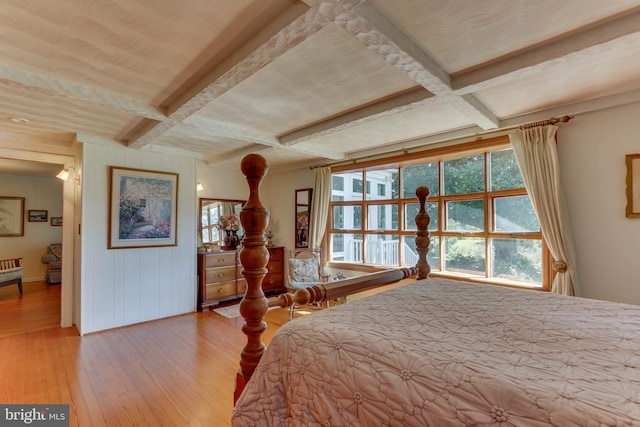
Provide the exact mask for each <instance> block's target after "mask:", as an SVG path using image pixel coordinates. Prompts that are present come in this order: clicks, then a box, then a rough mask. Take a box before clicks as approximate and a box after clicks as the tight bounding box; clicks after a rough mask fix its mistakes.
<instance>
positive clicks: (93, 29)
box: [0, 0, 640, 171]
mask: <svg viewBox="0 0 640 427" xmlns="http://www.w3.org/2000/svg"><path fill="white" fill-rule="evenodd" d="M0 34H2V37H0V139H1V140H2V143H3V144H4V145H6V144H11V143H13V142H15V145H19V144H20V143H21V142H23V141H31V140H33V141H37V142H39V143H40V144H43V143H44V144H46V145H47V146H48V147H50V149H51V152H56V149H57V148H59V147H63V146H64V147H68V146H70V145H73V144H75V143H77V142H82V143H90V144H117V145H119V146H122V147H128V148H129V149H131V150H156V151H165V152H169V153H176V154H180V155H187V156H194V157H196V158H199V159H201V160H203V161H204V162H205V163H206V164H207V165H210V166H215V165H218V164H234V165H237V164H239V162H240V159H241V158H242V157H243V156H244V155H246V154H248V153H260V154H261V155H263V156H264V157H265V158H266V159H267V160H268V162H269V165H270V168H271V169H272V170H276V171H277V170H286V169H290V168H294V167H300V166H309V165H317V164H323V163H327V162H336V161H341V160H348V159H352V158H356V157H361V156H366V155H372V154H378V153H381V152H385V151H391V150H397V149H405V148H411V147H415V146H422V145H425V144H429V143H435V142H438V141H442V140H446V139H448V138H451V137H458V136H461V135H470V134H475V133H480V132H484V131H487V130H491V129H496V128H500V127H504V126H507V125H512V124H515V123H519V122H521V121H526V120H527V119H530V118H534V119H539V118H541V117H542V116H543V115H547V116H555V115H565V114H569V115H576V114H581V113H585V112H588V111H593V110H597V109H601V108H606V107H611V106H615V105H620V104H624V103H630V102H635V101H638V100H640V0H615V1H595V0H564V1H558V0H536V1H531V0H457V1H456V0H369V1H363V0H345V1H329V0H326V1H322V0H305V1H288V0H233V1H229V0H181V1H175V0H113V1H108V2H106V1H100V2H98V1H92V0H65V1H56V2H53V1H24V0H3V1H2V7H1V8H0ZM15 118H21V119H26V120H28V122H27V123H16V122H14V121H12V120H11V119H15Z"/></svg>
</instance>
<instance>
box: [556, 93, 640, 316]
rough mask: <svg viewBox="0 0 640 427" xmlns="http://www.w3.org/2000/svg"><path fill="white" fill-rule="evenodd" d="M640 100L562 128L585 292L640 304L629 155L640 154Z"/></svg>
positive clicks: (639, 245)
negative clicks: (629, 195)
mask: <svg viewBox="0 0 640 427" xmlns="http://www.w3.org/2000/svg"><path fill="white" fill-rule="evenodd" d="M639 118H640V103H636V104H631V105H628V106H624V107H618V108H612V109H609V110H604V111H601V112H597V113H590V114H584V115H579V116H577V117H575V118H574V119H573V120H572V121H571V122H569V123H568V124H565V125H561V126H560V128H559V130H558V144H559V145H558V149H559V153H560V166H561V173H562V185H563V188H564V191H565V197H566V199H567V203H568V207H569V215H570V217H571V223H572V227H573V233H574V242H575V246H576V252H577V269H578V280H579V286H580V289H579V291H580V294H581V295H582V296H584V297H588V298H595V299H604V300H610V301H619V302H627V303H632V304H640V218H626V217H625V207H626V203H627V201H626V193H625V188H626V185H625V177H626V167H625V155H626V154H632V153H640V120H639Z"/></svg>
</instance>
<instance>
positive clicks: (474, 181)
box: [443, 154, 484, 195]
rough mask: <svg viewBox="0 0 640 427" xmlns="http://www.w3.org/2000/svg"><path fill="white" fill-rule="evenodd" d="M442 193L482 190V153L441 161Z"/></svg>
mask: <svg viewBox="0 0 640 427" xmlns="http://www.w3.org/2000/svg"><path fill="white" fill-rule="evenodd" d="M443 169H444V177H443V181H444V194H445V195H449V194H470V193H479V192H481V191H484V155H483V154H478V155H475V156H469V157H463V158H461V159H455V160H448V161H446V162H443Z"/></svg>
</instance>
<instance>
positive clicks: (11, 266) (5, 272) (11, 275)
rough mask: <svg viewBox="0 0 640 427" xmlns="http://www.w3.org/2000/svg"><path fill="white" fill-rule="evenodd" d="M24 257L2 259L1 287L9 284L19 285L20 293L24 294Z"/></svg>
mask: <svg viewBox="0 0 640 427" xmlns="http://www.w3.org/2000/svg"><path fill="white" fill-rule="evenodd" d="M21 259H22V258H9V259H0V288H1V287H3V286H9V285H15V284H17V285H18V290H19V291H20V295H22V267H20V260H21Z"/></svg>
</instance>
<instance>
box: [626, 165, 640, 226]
mask: <svg viewBox="0 0 640 427" xmlns="http://www.w3.org/2000/svg"><path fill="white" fill-rule="evenodd" d="M625 163H626V165H627V212H626V214H627V218H638V217H640V154H627V155H626V156H625Z"/></svg>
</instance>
